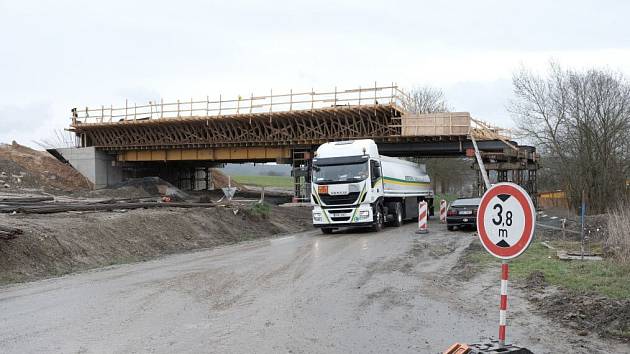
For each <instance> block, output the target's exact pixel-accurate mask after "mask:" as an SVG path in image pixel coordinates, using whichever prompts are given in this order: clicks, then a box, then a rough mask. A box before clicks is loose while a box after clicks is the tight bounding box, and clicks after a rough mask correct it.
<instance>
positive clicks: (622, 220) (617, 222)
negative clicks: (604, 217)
mask: <svg viewBox="0 0 630 354" xmlns="http://www.w3.org/2000/svg"><path fill="white" fill-rule="evenodd" d="M605 245H606V249H607V250H608V251H609V252H610V253H612V256H613V257H615V258H616V259H617V260H618V261H620V262H621V263H624V264H630V204H625V205H621V206H619V207H618V208H616V209H614V210H611V211H610V213H609V216H608V238H607V239H606V243H605Z"/></svg>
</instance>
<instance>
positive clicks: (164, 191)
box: [91, 177, 190, 201]
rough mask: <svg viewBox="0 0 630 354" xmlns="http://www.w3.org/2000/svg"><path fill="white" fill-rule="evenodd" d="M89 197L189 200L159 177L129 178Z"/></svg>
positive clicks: (187, 196)
mask: <svg viewBox="0 0 630 354" xmlns="http://www.w3.org/2000/svg"><path fill="white" fill-rule="evenodd" d="M91 195H93V196H107V197H110V198H153V197H170V198H171V200H173V201H184V200H189V199H190V196H189V195H188V194H186V193H184V192H182V191H181V190H180V189H179V188H177V187H175V186H174V185H172V184H170V183H168V182H167V181H165V180H163V179H161V178H159V177H143V178H130V179H128V180H126V181H123V182H120V183H117V184H115V185H113V186H111V187H109V188H105V189H99V190H95V191H93V192H92V193H91Z"/></svg>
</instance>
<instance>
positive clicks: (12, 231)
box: [0, 225, 23, 240]
mask: <svg viewBox="0 0 630 354" xmlns="http://www.w3.org/2000/svg"><path fill="white" fill-rule="evenodd" d="M22 233H23V231H22V229H18V228H15V227H10V226H2V225H0V240H10V239H14V238H16V237H17V236H18V235H21V234H22Z"/></svg>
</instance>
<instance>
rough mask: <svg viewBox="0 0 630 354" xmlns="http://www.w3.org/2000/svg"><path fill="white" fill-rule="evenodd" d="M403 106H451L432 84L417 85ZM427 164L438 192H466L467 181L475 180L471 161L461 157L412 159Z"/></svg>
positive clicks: (433, 109)
mask: <svg viewBox="0 0 630 354" xmlns="http://www.w3.org/2000/svg"><path fill="white" fill-rule="evenodd" d="M403 108H404V109H405V110H407V111H408V112H411V113H416V114H421V113H438V112H448V111H449V110H450V109H449V106H448V103H447V102H446V97H445V95H444V92H442V90H440V89H437V88H433V87H430V86H416V87H415V88H413V89H411V90H410V91H409V93H408V97H406V98H405V99H404V100H403ZM412 160H414V161H416V162H418V163H423V164H425V165H426V166H427V172H428V174H429V176H431V180H432V181H433V186H434V188H435V190H436V191H437V192H438V193H451V194H465V190H466V188H465V185H466V183H467V182H470V181H474V180H475V179H474V176H475V173H474V171H473V170H472V169H471V168H470V161H469V160H467V159H461V158H423V157H418V158H415V159H412Z"/></svg>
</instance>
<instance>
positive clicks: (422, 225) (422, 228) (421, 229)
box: [416, 200, 429, 234]
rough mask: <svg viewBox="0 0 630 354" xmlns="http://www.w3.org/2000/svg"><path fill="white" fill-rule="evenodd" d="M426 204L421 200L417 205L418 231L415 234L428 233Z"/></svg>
mask: <svg viewBox="0 0 630 354" xmlns="http://www.w3.org/2000/svg"><path fill="white" fill-rule="evenodd" d="M427 211H428V208H427V202H426V201H424V200H422V201H420V203H418V231H416V233H417V234H426V233H427V232H429V226H428V224H427Z"/></svg>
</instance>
